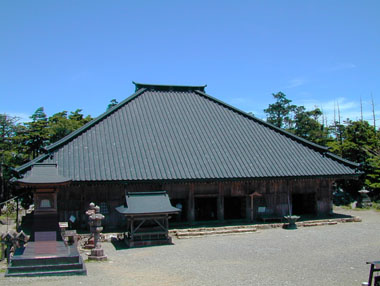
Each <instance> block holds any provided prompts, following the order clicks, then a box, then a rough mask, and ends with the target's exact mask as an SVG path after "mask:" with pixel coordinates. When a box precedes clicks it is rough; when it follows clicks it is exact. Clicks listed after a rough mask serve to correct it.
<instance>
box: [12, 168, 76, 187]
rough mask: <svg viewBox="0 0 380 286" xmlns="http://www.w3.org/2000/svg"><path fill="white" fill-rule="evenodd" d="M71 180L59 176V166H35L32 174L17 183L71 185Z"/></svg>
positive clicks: (28, 184)
mask: <svg viewBox="0 0 380 286" xmlns="http://www.w3.org/2000/svg"><path fill="white" fill-rule="evenodd" d="M70 181H71V180H70V179H68V178H66V177H63V176H61V175H59V174H58V168H57V164H34V165H33V167H32V169H31V171H30V173H28V175H27V176H26V177H25V178H23V179H20V180H17V181H16V182H17V183H19V184H20V185H27V186H34V185H62V184H68V183H70Z"/></svg>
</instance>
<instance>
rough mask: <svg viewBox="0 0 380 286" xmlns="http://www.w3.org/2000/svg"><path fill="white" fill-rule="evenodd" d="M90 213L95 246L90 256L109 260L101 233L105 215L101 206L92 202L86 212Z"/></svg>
mask: <svg viewBox="0 0 380 286" xmlns="http://www.w3.org/2000/svg"><path fill="white" fill-rule="evenodd" d="M86 214H87V215H89V217H88V219H89V225H90V231H91V233H92V235H93V237H94V248H93V249H91V254H90V255H89V256H88V259H89V260H98V261H100V260H107V256H105V255H104V250H103V249H102V245H101V244H100V242H99V240H100V233H101V231H102V230H103V227H102V220H103V219H104V215H102V214H101V213H100V208H99V206H95V205H94V204H93V203H91V204H90V210H89V211H87V213H86Z"/></svg>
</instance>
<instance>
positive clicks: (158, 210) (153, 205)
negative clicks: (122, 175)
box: [116, 191, 181, 216]
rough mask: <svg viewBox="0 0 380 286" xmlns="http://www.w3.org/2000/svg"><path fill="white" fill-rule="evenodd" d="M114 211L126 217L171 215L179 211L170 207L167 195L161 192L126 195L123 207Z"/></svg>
mask: <svg viewBox="0 0 380 286" xmlns="http://www.w3.org/2000/svg"><path fill="white" fill-rule="evenodd" d="M116 210H117V211H118V212H119V213H121V214H123V215H126V216H131V215H157V214H173V213H179V212H180V211H181V210H180V209H178V208H175V207H173V206H172V205H171V203H170V200H169V196H168V194H167V193H166V192H162V191H156V192H139V193H127V195H126V196H125V205H122V206H119V207H117V208H116Z"/></svg>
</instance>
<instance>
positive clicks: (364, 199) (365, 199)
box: [357, 188, 372, 208]
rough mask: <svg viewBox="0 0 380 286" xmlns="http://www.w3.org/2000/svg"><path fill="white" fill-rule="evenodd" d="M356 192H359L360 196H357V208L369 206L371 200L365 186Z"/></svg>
mask: <svg viewBox="0 0 380 286" xmlns="http://www.w3.org/2000/svg"><path fill="white" fill-rule="evenodd" d="M358 193H359V194H360V198H359V202H358V204H357V206H358V207H359V208H367V207H371V206H372V202H371V199H370V197H369V196H368V193H369V191H368V190H366V189H365V188H363V189H361V190H360V191H358Z"/></svg>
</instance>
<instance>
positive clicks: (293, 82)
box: [285, 77, 307, 88]
mask: <svg viewBox="0 0 380 286" xmlns="http://www.w3.org/2000/svg"><path fill="white" fill-rule="evenodd" d="M306 82H307V81H306V80H305V79H303V78H299V77H297V78H293V79H291V80H290V81H289V83H288V85H287V86H286V87H285V88H294V87H298V86H301V85H304V84H305V83H306Z"/></svg>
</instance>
